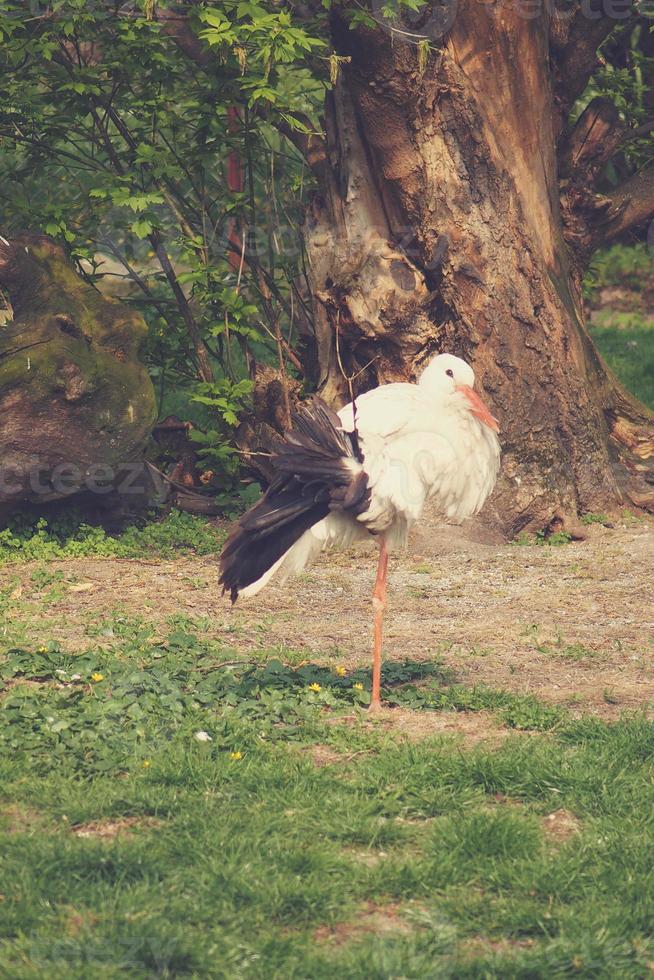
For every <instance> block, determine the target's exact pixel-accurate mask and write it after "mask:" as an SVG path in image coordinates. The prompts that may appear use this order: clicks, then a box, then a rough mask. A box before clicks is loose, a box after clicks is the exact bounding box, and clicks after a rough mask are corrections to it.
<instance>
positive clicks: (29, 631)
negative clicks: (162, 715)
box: [0, 518, 654, 737]
mask: <svg viewBox="0 0 654 980" xmlns="http://www.w3.org/2000/svg"><path fill="white" fill-rule="evenodd" d="M615 523H616V527H615V529H609V528H606V527H603V526H601V525H593V526H591V527H589V528H587V531H588V537H587V538H586V540H584V541H578V542H574V543H573V544H569V545H564V546H561V547H535V546H532V547H517V546H515V545H507V544H500V543H497V542H494V541H493V540H492V538H491V537H490V536H489V535H488V534H485V535H482V538H481V540H480V536H479V534H478V533H477V532H475V531H474V529H472V528H470V527H468V528H466V527H464V528H457V527H444V526H442V525H439V524H437V523H436V522H430V521H429V520H428V521H426V522H425V523H424V524H423V525H422V526H421V527H420V528H419V529H418V531H417V532H416V533H415V534H414V536H413V538H412V540H411V542H410V546H409V550H408V552H407V553H405V554H402V555H398V556H394V557H393V558H392V559H391V567H390V578H389V607H388V610H387V614H386V622H385V657H386V659H389V660H390V659H405V658H406V659H413V660H424V659H429V660H434V659H438V660H439V661H440V662H441V664H442V665H443V667H444V668H445V669H446V670H448V671H449V672H450V673H451V674H452V675H453V676H454V677H455V678H456V680H457V681H458V682H460V683H463V684H467V685H474V684H488V685H490V686H492V687H495V688H502V689H505V690H510V691H514V692H517V693H523V694H527V693H529V694H534V695H536V696H537V697H539V698H542V699H544V700H546V701H551V702H554V703H559V704H563V705H565V706H568V707H570V708H572V709H573V710H574V711H575V712H576V713H579V714H581V713H588V712H590V713H593V714H596V715H600V716H602V717H605V718H609V719H610V718H617V717H618V716H619V715H620V713H621V712H622V711H624V710H625V709H629V710H647V709H649V708H651V707H652V706H653V705H654V602H653V601H652V590H651V575H652V564H653V563H654V523H652V522H651V521H649V520H647V519H644V520H642V521H641V520H638V521H633V522H629V523H620V519H619V518H618V519H617V520H616V521H615ZM35 567H36V566H35V565H34V564H26V565H21V566H6V567H5V568H2V569H0V588H2V587H3V586H4V585H5V583H13V584H14V585H15V586H16V585H17V586H22V588H23V595H22V598H21V600H20V610H19V611H20V616H21V619H24V618H26V619H28V620H29V618H30V610H32V611H33V621H31V620H30V621H29V622H28V625H27V627H26V631H25V635H26V640H27V641H30V642H34V643H35V644H36V645H38V644H40V643H41V642H42V641H43V638H44V635H45V634H47V638H48V639H52V640H56V641H59V642H60V643H61V644H62V646H64V647H65V648H66V649H69V650H76V649H77V650H80V649H84V648H86V647H88V646H89V645H90V644H91V643H92V642H93V638H92V632H91V631H92V629H93V628H97V625H98V622H101V620H102V619H103V617H108V616H110V615H113V614H115V613H116V611H120V612H121V613H122V614H125V615H127V616H140V617H142V618H143V619H144V620H145V621H146V622H147V623H148V624H152V625H153V626H154V628H155V630H156V631H157V634H158V635H161V636H164V635H165V634H166V633H167V632H168V630H169V628H170V626H169V623H168V621H169V620H170V619H171V618H176V619H177V620H179V617H180V616H182V617H188V618H189V619H193V620H195V621H196V622H200V623H202V624H204V625H203V626H202V627H201V628H202V629H203V630H204V635H206V637H208V638H210V639H213V640H217V641H219V642H220V643H221V644H222V645H223V646H224V648H227V649H228V650H233V651H235V652H236V653H237V654H238V655H249V656H250V657H259V656H260V657H261V659H265V655H266V652H267V651H273V650H275V648H277V649H276V651H275V652H276V654H277V655H279V648H287V649H290V650H291V651H292V656H293V658H294V659H293V660H292V662H299V660H307V661H316V662H318V663H323V664H330V665H332V666H333V665H334V664H342V665H344V666H346V667H347V668H348V669H356V668H359V667H362V666H366V667H367V666H368V665H369V663H370V638H371V633H372V605H371V599H370V596H371V592H372V586H373V581H374V577H375V570H376V555H375V551H374V548H367V549H366V548H361V549H360V550H356V551H351V552H345V553H340V554H339V553H330V554H325V555H323V556H321V558H320V559H319V560H318V562H317V563H316V564H315V565H314V566H313V567H312V568H310V569H309V570H308V571H307V573H305V574H304V575H301V576H300V577H299V578H297V579H295V580H291V581H289V582H287V583H285V584H283V585H275V584H274V582H273V583H272V584H271V585H270V586H268V587H267V588H266V589H264V590H263V592H261V593H260V594H259V595H258V596H256V597H255V598H253V599H250V600H245V601H239V602H238V603H237V604H236V605H235V606H234V607H231V606H230V603H229V601H228V599H227V597H221V595H220V589H219V588H218V584H217V580H218V569H217V562H216V561H215V560H208V559H207V558H196V559H193V558H183V559H180V560H178V561H174V562H173V561H135V560H116V559H95V560H91V559H75V560H70V561H67V562H52V563H49V565H48V567H49V569H51V570H52V571H56V570H57V569H59V568H60V569H62V571H64V574H65V575H66V576H67V577H74V578H76V579H77V580H79V581H82V582H83V583H85V584H86V583H94V584H95V586H96V588H94V589H87V590H86V591H83V592H80V591H77V592H72V591H71V590H70V589H64V590H63V595H62V597H61V598H60V599H58V600H57V602H56V603H53V604H51V605H50V606H49V607H48V623H47V626H46V624H44V622H43V619H42V610H40V609H39V607H38V605H37V604H36V600H35V601H34V605H32V600H30V596H31V595H32V594H33V593H34V592H35V589H34V585H33V583H32V582H31V579H30V577H31V575H32V574H33V572H34V569H35ZM17 580H20V581H17ZM201 635H202V634H201ZM1 641H2V636H1V635H0V643H1ZM420 715H421V717H424V716H425V715H427V713H426V712H425V713H422V712H421V713H420ZM469 717H470V716H466V715H459V716H458V718H459V721H458V722H456V723H457V724H459V725H465V724H467V722H465V721H462V719H464V718H469ZM429 718H430V719H432V720H428V721H427V722H426V724H428V725H429V724H438V722H437V721H435V720H434V719H436V718H438V714H435V715H430V716H429ZM446 720H447V721H448V722H453V723H454V722H455V719H453V718H449V717H448V718H447V719H446ZM471 724H472V725H473V726H474V725H476V724H477V722H474V721H473V722H472V723H471ZM464 737H465V733H464ZM472 737H474V735H473V736H472Z"/></svg>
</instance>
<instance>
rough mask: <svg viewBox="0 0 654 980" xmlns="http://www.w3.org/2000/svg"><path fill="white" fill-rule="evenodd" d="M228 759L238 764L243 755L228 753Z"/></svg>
mask: <svg viewBox="0 0 654 980" xmlns="http://www.w3.org/2000/svg"><path fill="white" fill-rule="evenodd" d="M229 758H230V759H235V760H236V761H237V762H238V760H239V759H242V758H243V753H242V752H230V753H229Z"/></svg>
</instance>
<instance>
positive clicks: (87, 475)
mask: <svg viewBox="0 0 654 980" xmlns="http://www.w3.org/2000/svg"><path fill="white" fill-rule="evenodd" d="M0 286H2V288H3V289H5V290H6V291H7V293H8V295H9V298H10V301H11V305H12V309H13V319H12V320H11V321H10V322H9V323H8V324H7V325H5V326H3V327H1V328H0V511H10V510H12V509H13V508H15V507H16V506H17V505H19V504H21V503H23V502H26V501H28V502H34V503H46V502H49V501H51V500H56V499H58V498H61V497H64V496H68V495H71V494H74V493H78V492H79V491H80V490H81V491H84V490H88V489H91V490H95V491H100V492H99V493H98V499H100V498H102V497H104V496H105V495H106V488H107V487H116V486H117V485H118V484H120V483H122V484H123V487H124V489H125V493H127V492H128V489H130V490H132V491H133V490H134V480H133V479H132V478H133V477H134V476H135V475H136V474H135V467H134V464H138V463H139V462H140V461H141V460H142V454H143V450H144V447H145V444H146V442H147V440H148V438H149V435H150V432H151V431H152V427H153V425H154V422H155V419H156V401H155V396H154V390H153V387H152V383H151V382H150V379H149V376H148V373H147V371H146V369H145V368H144V366H143V365H142V364H141V363H140V361H139V357H138V355H139V349H140V347H141V344H142V343H143V341H144V339H145V336H146V332H147V328H146V325H145V323H144V321H143V319H142V318H141V317H140V316H139V314H138V313H135V312H134V311H133V310H131V309H130V308H129V307H128V306H125V305H124V304H121V303H119V302H117V301H116V300H112V299H108V298H107V297H105V296H102V294H101V293H99V292H98V291H97V290H95V289H93V288H92V287H91V286H89V285H88V284H87V283H85V282H84V281H83V280H82V279H81V278H80V277H79V276H78V274H77V273H76V271H75V270H74V268H73V266H72V265H71V264H70V262H69V261H68V259H67V258H66V256H65V254H64V252H63V249H62V248H61V246H59V245H57V244H56V243H55V242H53V241H52V239H50V238H48V237H46V236H39V235H22V236H15V237H13V238H12V240H11V242H7V241H6V240H5V239H0ZM128 483H130V487H129V488H128V487H127V484H128ZM140 496H141V497H142V496H143V493H141V494H140Z"/></svg>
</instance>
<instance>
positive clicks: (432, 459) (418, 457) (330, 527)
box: [240, 354, 500, 597]
mask: <svg viewBox="0 0 654 980" xmlns="http://www.w3.org/2000/svg"><path fill="white" fill-rule="evenodd" d="M473 384H474V374H473V372H472V369H471V368H470V367H469V365H467V364H466V363H465V362H464V361H462V360H460V359H459V358H457V357H454V356H453V355H451V354H441V355H439V356H438V357H435V358H434V359H433V360H432V361H431V362H430V363H429V365H428V366H427V368H426V369H425V371H424V372H423V374H422V375H421V377H420V379H419V381H418V383H417V384H389V385H383V386H381V387H379V388H375V389H373V390H372V391H368V392H366V393H365V394H364V395H361V396H360V397H359V398H357V399H356V404H355V405H352V404H350V405H346V406H345V407H344V408H343V409H341V411H340V412H339V413H338V415H339V418H340V420H341V422H342V425H343V429H344V430H345V431H346V432H353V431H355V430H356V432H357V434H358V440H359V445H360V447H361V450H362V453H363V462H362V463H358V462H356V461H355V460H350V461H348V462H349V465H350V466H351V467H352V468H353V471H355V470H361V469H362V470H363V471H365V473H366V475H367V480H368V486H369V488H370V503H369V506H368V507H367V509H366V510H365V511H363V513H360V514H358V516H356V517H355V516H353V515H352V514H349V513H346V512H342V511H334V512H332V513H330V514H329V515H328V516H327V517H325V518H323V519H322V520H320V521H318V522H317V523H316V524H314V525H313V526H312V527H311V528H310V529H309V530H308V531H306V532H305V533H304V534H303V535H302V536H301V537H300V538H299V540H297V541H296V542H295V543H294V544H293V545H292V547H290V548H289V550H288V551H287V552H286V553H285V554H283V555H282V557H281V558H280V559H279V560H278V561H276V562H275V563H274V565H273V566H272V567H271V568H269V569H268V570H267V571H266V573H265V574H264V575H262V576H261V578H259V579H258V580H257V581H256V582H253V583H252V584H251V585H248V586H247V587H246V588H243V589H242V590H241V592H240V594H241V595H242V596H244V597H247V596H252V595H256V593H257V592H259V591H260V590H261V589H262V588H263V587H264V586H265V585H266V584H267V583H268V582H269V581H270V579H271V578H272V577H273V576H274V575H277V576H278V577H280V578H286V577H287V576H288V575H290V574H293V573H297V572H299V571H301V570H302V569H303V568H304V567H305V566H306V564H307V563H308V562H309V561H311V560H312V559H313V558H314V557H315V556H316V555H317V554H318V553H320V552H321V551H323V550H325V549H326V548H347V547H349V546H350V545H351V544H352V543H353V542H354V541H357V540H361V539H364V538H369V539H370V538H372V537H373V536H374V537H377V538H379V536H383V537H384V539H385V541H386V544H387V545H388V547H389V548H397V547H401V546H403V545H405V544H406V540H407V535H408V532H409V530H410V528H411V526H412V525H413V524H415V522H416V521H417V520H418V519H419V518H420V516H421V514H422V512H423V509H424V506H425V504H426V502H427V501H428V500H430V499H431V500H433V502H434V505H435V509H436V510H437V512H438V513H440V514H442V515H443V517H446V518H448V519H450V520H453V521H457V522H459V521H462V520H464V519H465V518H466V517H470V516H472V515H473V514H476V513H477V512H478V511H479V510H480V509H481V507H482V506H483V504H484V502H485V500H486V499H487V497H488V495H489V494H490V492H491V491H492V489H493V486H494V485H495V480H496V478H497V473H498V470H499V463H500V444H499V440H498V437H497V423H496V422H495V420H494V419H493V417H492V416H491V415H490V413H489V412H488V410H487V409H486V407H485V405H484V404H483V402H482V401H481V399H480V398H479V396H478V395H476V394H475V392H474V391H473Z"/></svg>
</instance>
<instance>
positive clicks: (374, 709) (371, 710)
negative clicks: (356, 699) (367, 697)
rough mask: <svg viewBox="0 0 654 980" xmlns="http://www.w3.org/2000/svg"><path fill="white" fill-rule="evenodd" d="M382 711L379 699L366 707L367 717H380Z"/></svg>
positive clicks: (382, 707)
mask: <svg viewBox="0 0 654 980" xmlns="http://www.w3.org/2000/svg"><path fill="white" fill-rule="evenodd" d="M383 710H384V706H383V705H382V703H381V700H380V699H379V698H375V700H374V701H371V702H370V704H369V705H368V714H369V715H380V714H382V712H383Z"/></svg>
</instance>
